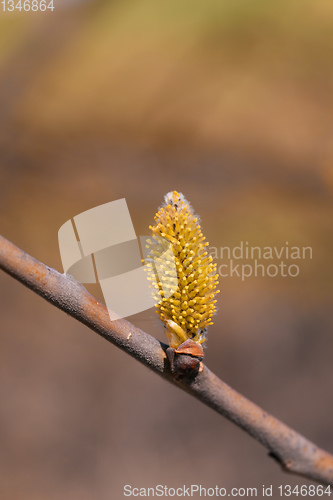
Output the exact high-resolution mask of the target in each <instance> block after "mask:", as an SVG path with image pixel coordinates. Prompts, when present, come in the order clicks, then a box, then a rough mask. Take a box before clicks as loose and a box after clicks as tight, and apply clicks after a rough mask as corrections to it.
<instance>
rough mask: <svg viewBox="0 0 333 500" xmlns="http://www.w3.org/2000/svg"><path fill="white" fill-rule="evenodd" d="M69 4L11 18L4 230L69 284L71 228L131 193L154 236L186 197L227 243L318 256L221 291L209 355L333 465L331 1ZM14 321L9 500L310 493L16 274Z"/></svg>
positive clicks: (147, 325)
mask: <svg viewBox="0 0 333 500" xmlns="http://www.w3.org/2000/svg"><path fill="white" fill-rule="evenodd" d="M54 2H55V11H54V12H53V13H51V12H48V13H40V14H36V13H31V12H30V13H21V14H20V13H15V14H11V13H3V12H1V13H0V132H1V133H0V175H1V181H0V207H1V213H0V231H1V234H3V235H4V236H5V237H6V238H8V239H10V240H12V241H13V242H14V243H15V244H17V245H18V246H19V247H21V248H23V249H24V250H25V251H27V252H28V253H30V254H32V255H33V256H34V257H36V258H37V259H39V260H41V261H43V262H44V263H46V264H47V265H49V266H52V267H55V268H56V269H58V270H61V271H62V267H61V261H60V255H59V250H58V242H57V232H58V229H59V227H60V226H61V225H62V224H63V223H64V222H65V221H66V220H68V219H69V218H71V217H73V216H74V215H77V214H79V213H80V212H83V211H85V210H88V209H89V208H92V207H94V206H97V205H99V204H102V203H106V202H109V201H112V200H116V199H119V198H123V197H125V198H126V200H127V203H128V206H129V209H130V212H131V215H132V218H133V222H134V225H135V229H136V232H137V235H144V234H147V231H148V229H147V228H148V226H149V224H150V223H151V222H152V219H153V216H154V214H155V211H156V209H157V207H158V206H159V205H160V204H161V203H162V199H163V195H164V194H165V193H166V192H168V191H170V190H172V189H177V190H179V191H181V192H183V193H184V194H185V196H186V197H187V198H188V199H189V200H190V201H191V203H192V205H193V206H194V208H195V210H196V211H197V212H198V213H199V214H200V216H201V219H202V225H203V229H204V232H205V234H206V236H207V239H208V241H209V242H210V244H211V246H215V247H220V246H231V247H232V246H235V245H239V242H240V241H241V240H243V241H244V242H245V241H248V242H249V244H250V245H252V246H259V245H261V246H268V245H276V246H277V247H281V246H284V245H285V244H286V242H288V243H289V246H311V247H312V249H313V259H312V260H310V259H306V260H304V261H300V262H297V264H299V265H300V275H299V276H298V277H296V278H290V277H289V278H282V277H276V278H269V277H265V278H260V277H258V278H254V279H247V280H246V281H244V282H242V281H241V280H240V278H237V277H232V278H231V277H230V278H225V279H223V280H221V294H220V295H219V304H218V305H219V312H218V315H217V316H216V318H215V324H214V325H213V326H212V327H211V328H210V331H209V337H208V347H207V351H206V362H207V364H208V366H209V367H210V368H211V369H212V370H213V371H215V372H216V373H217V374H218V375H219V376H220V377H221V378H222V379H223V380H225V381H226V382H227V383H229V384H230V385H231V386H233V387H234V388H236V389H237V390H238V391H240V392H241V393H243V394H244V395H246V396H247V397H249V398H250V399H252V400H253V401H255V402H256V403H257V404H259V405H261V406H263V407H264V408H265V409H266V410H267V411H269V412H271V413H273V414H274V415H275V416H277V417H278V418H280V419H282V420H283V421H284V422H286V423H287V424H289V425H290V426H292V427H294V428H295V429H296V430H298V431H300V432H301V433H303V434H304V435H305V436H307V437H308V438H310V439H311V440H313V441H315V442H316V443H317V444H319V445H320V446H322V447H324V448H326V449H327V450H329V451H331V452H332V451H333V432H332V412H333V398H332V392H333V391H332V386H333V364H332V352H333V336H332V323H333V321H332V320H333V318H332V189H333V173H332V163H333V142H332V137H333V100H332V95H333V94H332V91H333V64H332V61H333V6H332V2H331V0H317V1H316V2H313V1H308V0H299V1H298V0H292V1H290V0H288V1H287V0H280V1H279V2H267V1H266V0H252V1H251V2H248V1H245V0H235V1H232V2H229V1H227V0H221V1H219V2H217V1H213V0H206V1H205V2H201V1H199V0H191V1H186V0H185V1H183V2H179V1H176V0H171V1H168V2H156V1H152V0H140V1H136V2H134V1H129V0H127V1H123V2H118V1H110V0H109V1H94V2H81V3H80V2H66V1H65V0H63V1H62V2H61V3H60V0H59V3H57V0H54ZM219 263H221V262H219ZM95 292H96V294H98V293H99V292H98V290H95ZM155 316H156V315H155V314H154V312H153V311H147V312H145V313H142V314H141V315H139V316H138V317H136V318H135V322H136V324H137V325H138V326H140V327H141V328H143V329H145V330H146V331H148V332H150V333H151V334H153V335H155V336H157V337H158V338H160V339H161V340H165V339H164V333H163V328H162V327H161V325H160V324H159V322H158V320H157V319H156V317H155ZM0 318H1V323H0V324H1V337H0V346H1V348H0V401H1V405H0V498H2V499H6V500H7V499H11V500H21V499H22V500H23V499H24V500H32V499H33V500H45V499H47V500H56V499H57V500H58V499H62V500H77V499H80V500H91V499H98V500H109V499H111V498H112V499H118V498H119V499H120V498H122V497H123V496H122V495H123V487H124V485H125V484H130V485H132V486H139V487H149V486H154V485H156V484H163V485H164V484H167V485H169V486H170V487H171V486H172V487H175V486H181V485H183V484H186V485H190V484H202V485H203V486H207V487H208V486H212V487H214V486H215V485H216V484H218V485H220V486H221V487H222V486H223V487H226V488H232V487H245V488H246V487H258V488H260V491H261V487H262V485H263V484H265V485H270V484H273V485H275V486H278V485H280V484H291V485H295V484H299V485H301V484H310V482H309V481H307V480H305V479H301V478H294V477H293V476H289V475H285V474H284V473H283V472H282V471H281V470H280V468H279V467H278V466H277V465H276V464H275V463H274V462H273V460H271V459H269V458H267V453H266V451H265V450H264V449H263V448H262V447H261V446H260V445H259V444H257V443H256V442H255V441H253V440H252V439H251V438H250V437H248V436H247V435H246V434H245V433H243V432H242V431H241V430H240V429H238V428H237V427H235V426H233V425H232V424H231V423H229V422H228V421H226V420H224V419H223V418H221V417H220V416H218V415H217V414H214V413H213V412H212V411H211V410H209V409H208V408H205V407H204V406H203V405H202V404H200V403H199V402H197V401H195V400H194V399H191V398H190V397H189V396H188V395H186V394H183V393H181V392H180V391H178V390H177V389H175V388H174V387H172V386H171V385H168V384H167V383H166V382H164V381H163V380H162V379H159V378H158V377H156V376H155V375H153V374H152V373H150V372H149V371H148V370H147V369H145V368H144V367H142V366H141V365H139V364H138V363H136V362H135V361H134V360H132V359H131V358H129V357H128V356H127V355H125V354H124V353H122V352H120V351H118V350H117V349H116V348H114V347H113V346H111V345H110V344H107V343H106V342H105V341H104V340H102V339H100V338H99V337H98V336H97V335H95V334H93V333H92V332H91V331H89V330H88V329H87V328H86V327H84V326H82V325H80V324H78V323H77V322H76V321H74V320H73V319H71V318H69V317H67V316H65V315H64V314H63V313H62V312H60V311H58V310H56V309H55V308H53V307H52V306H51V305H49V304H47V303H46V302H45V301H43V300H42V299H40V298H39V297H37V296H36V295H34V294H33V293H32V292H30V291H29V290H27V289H25V288H24V287H23V286H22V285H20V284H18V283H17V282H15V281H14V280H13V279H11V278H10V277H8V276H6V275H5V274H4V273H2V274H1V275H0ZM258 496H260V492H259V495H258ZM274 498H278V495H277V490H276V494H275V495H274Z"/></svg>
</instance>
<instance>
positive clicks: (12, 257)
mask: <svg viewBox="0 0 333 500" xmlns="http://www.w3.org/2000/svg"><path fill="white" fill-rule="evenodd" d="M0 268H1V269H3V270H4V271H5V272H7V273H8V274H9V275H11V276H12V277H13V278H15V279H17V280H18V281H20V282H21V283H23V284H24V285H25V286H27V287H28V288H30V289H31V290H33V291H34V292H35V293H37V294H38V295H40V296H42V297H43V298H44V299H46V300H47V301H48V302H51V304H53V305H55V306H56V307H58V308H59V309H62V310H63V311H65V312H66V313H67V314H69V315H70V316H73V317H74V318H76V319H77V320H78V321H80V322H81V323H83V324H85V325H87V326H88V327H89V328H91V329H92V330H93V331H95V332H96V333H98V334H99V335H101V336H102V337H104V338H105V339H106V340H108V341H109V342H112V343H113V344H115V345H116V346H118V347H120V349H122V350H123V351H125V352H127V353H128V354H130V355H131V356H132V357H134V358H135V359H137V360H138V361H140V362H141V363H142V364H144V365H145V366H148V367H149V368H150V369H152V370H153V371H154V372H156V373H158V374H159V375H161V376H163V377H164V378H166V379H167V380H169V381H170V382H172V383H174V384H175V385H177V386H178V387H180V388H182V389H183V390H185V391H186V392H188V393H189V394H192V396H194V397H196V398H197V399H199V400H200V401H202V402H203V403H205V404H206V405H207V406H210V407H211V408H213V409H214V410H216V411H217V412H218V413H220V414H221V415H223V416H225V417H226V418H228V419H229V420H231V421H232V422H234V423H235V424H236V425H238V426H239V427H241V428H242V429H244V430H245V431H246V432H247V433H248V434H250V435H251V436H253V437H254V438H255V439H256V440H257V441H259V442H260V443H261V444H262V445H263V446H265V447H266V448H267V449H268V450H269V452H270V455H271V456H272V457H274V458H275V459H276V460H277V461H278V462H279V463H280V465H281V466H282V467H283V469H284V470H285V471H288V472H292V473H296V474H300V475H302V476H305V477H307V478H310V479H314V480H317V481H319V482H322V483H324V484H329V485H331V486H333V456H332V455H330V454H329V453H327V452H326V451H324V450H322V449H320V448H319V447H318V446H316V445H315V444H314V443H312V442H311V441H309V440H307V439H306V438H304V437H303V436H301V435H300V434H298V433H297V432H295V431H294V430H292V429H291V428H290V427H288V426H286V425H285V424H283V423H282V422H280V421H279V420H278V419H276V418H274V417H273V416H272V415H269V414H268V413H266V412H265V411H264V410H262V409H261V408H260V407H259V406H257V405H255V404H254V403H252V402H251V401H249V400H248V399H246V398H245V397H243V396H242V395H241V394H239V393H238V392H236V391H235V390H234V389H232V388H231V387H229V386H228V385H227V384H225V383H224V382H222V381H221V380H220V379H219V378H218V377H216V376H215V375H214V374H213V373H212V372H210V371H209V370H208V368H206V367H205V366H204V365H202V369H201V371H200V372H199V374H198V375H197V376H196V377H195V379H194V380H184V379H183V380H179V379H177V377H176V376H175V375H174V374H173V373H171V370H170V366H169V362H168V359H167V356H166V353H165V351H166V348H167V346H166V345H165V344H163V343H161V342H159V341H158V340H157V339H155V338H154V337H151V336H150V335H148V334H147V333H145V332H143V331H142V330H140V329H138V328H136V327H135V326H133V325H132V324H131V323H129V322H128V321H126V320H124V319H121V320H117V321H112V322H111V321H110V317H109V314H108V310H107V308H106V307H105V306H104V305H103V304H101V303H100V302H98V301H97V300H96V299H95V298H94V297H92V296H91V295H90V294H89V293H88V292H87V290H86V289H85V288H84V287H83V286H82V285H81V284H80V283H79V282H77V281H76V280H74V278H72V277H71V276H69V275H64V274H60V273H58V272H57V271H55V270H54V269H52V268H49V267H47V266H46V265H44V264H42V263H41V262H39V261H37V260H36V259H34V258H33V257H31V256H30V255H28V254H26V253H25V252H24V251H22V250H20V249H19V248H17V247H16V246H15V245H13V244H12V243H10V242H9V241H8V240H6V239H5V238H3V237H2V236H0Z"/></svg>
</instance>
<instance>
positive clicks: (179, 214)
mask: <svg viewBox="0 0 333 500" xmlns="http://www.w3.org/2000/svg"><path fill="white" fill-rule="evenodd" d="M150 229H151V230H152V233H153V237H152V239H153V240H154V239H155V240H158V239H160V238H164V239H165V240H167V241H168V242H169V243H170V244H171V247H172V252H173V257H174V261H175V265H176V270H177V284H178V288H177V290H176V292H174V293H173V295H172V296H171V297H164V293H163V286H164V287H165V283H163V286H162V285H161V283H160V284H159V285H155V286H156V288H157V290H155V298H156V302H157V303H156V308H157V313H158V314H159V316H160V318H161V320H162V322H163V323H164V325H165V327H166V335H167V337H168V340H169V345H170V348H171V349H170V348H169V349H168V357H169V360H170V365H171V369H172V371H173V372H174V373H175V371H177V373H179V374H180V372H182V373H183V374H184V376H188V375H189V372H192V373H197V371H198V370H199V366H200V361H201V359H202V358H203V350H202V347H201V344H202V343H203V342H205V340H206V339H205V337H206V333H207V327H208V326H209V325H212V324H213V323H212V321H211V319H212V316H213V315H214V314H215V312H216V306H215V303H216V300H215V295H216V294H217V293H218V292H219V290H217V289H216V288H217V285H218V280H217V278H218V275H217V274H216V264H213V263H212V260H213V259H212V257H211V256H208V252H207V251H206V250H205V248H206V246H208V242H206V241H205V237H204V236H203V234H202V231H201V227H200V225H199V222H198V217H196V216H195V215H194V213H193V210H192V207H191V205H190V204H189V202H188V201H187V200H186V199H185V197H184V196H183V195H182V194H181V193H178V192H177V191H172V192H170V193H168V194H167V195H166V196H165V203H164V205H163V206H162V207H161V208H160V210H159V211H158V212H157V214H156V216H155V225H154V226H150ZM150 243H151V249H150V248H149V250H150V254H149V255H148V260H147V261H148V269H149V273H150V274H151V276H153V273H154V269H153V265H152V264H151V261H152V260H153V258H154V242H150ZM164 267H165V270H166V275H167V274H168V269H170V259H169V258H168V259H166V261H165V263H164Z"/></svg>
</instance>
